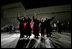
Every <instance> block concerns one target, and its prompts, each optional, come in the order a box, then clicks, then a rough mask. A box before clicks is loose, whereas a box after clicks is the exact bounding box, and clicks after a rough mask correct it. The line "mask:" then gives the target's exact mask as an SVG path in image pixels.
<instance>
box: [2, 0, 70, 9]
mask: <svg viewBox="0 0 72 49" xmlns="http://www.w3.org/2000/svg"><path fill="white" fill-rule="evenodd" d="M15 2H22V4H23V5H24V7H25V9H32V8H37V7H46V6H47V7H48V6H56V5H64V4H71V0H1V6H3V5H7V4H10V3H15Z"/></svg>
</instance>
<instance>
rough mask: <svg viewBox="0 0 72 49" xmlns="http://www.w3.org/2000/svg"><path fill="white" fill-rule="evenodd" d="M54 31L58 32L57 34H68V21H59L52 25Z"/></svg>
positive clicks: (69, 25)
mask: <svg viewBox="0 0 72 49" xmlns="http://www.w3.org/2000/svg"><path fill="white" fill-rule="evenodd" d="M54 24H55V26H54V30H56V31H58V32H59V33H61V32H62V31H63V32H70V27H71V23H70V21H59V20H57V22H55V23H54Z"/></svg>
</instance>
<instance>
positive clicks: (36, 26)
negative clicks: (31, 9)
mask: <svg viewBox="0 0 72 49" xmlns="http://www.w3.org/2000/svg"><path fill="white" fill-rule="evenodd" d="M33 22H34V25H33V34H34V35H35V36H39V23H40V21H39V20H37V19H34V17H33Z"/></svg>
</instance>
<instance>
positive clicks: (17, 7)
mask: <svg viewBox="0 0 72 49" xmlns="http://www.w3.org/2000/svg"><path fill="white" fill-rule="evenodd" d="M18 11H19V12H20V15H21V16H23V13H24V11H26V18H27V17H28V16H30V17H31V18H32V16H33V15H34V14H33V13H35V15H36V16H37V17H38V18H39V19H40V18H42V17H43V18H44V19H45V18H46V17H48V18H51V17H52V16H54V15H55V16H56V17H55V19H54V20H60V21H66V20H71V5H60V6H50V7H41V8H34V9H27V10H25V9H24V7H23V5H22V3H21V2H18V3H14V4H9V5H5V6H3V7H2V8H1V12H2V13H1V14H2V15H1V26H3V25H7V24H14V26H18V24H19V22H18V21H17V12H18Z"/></svg>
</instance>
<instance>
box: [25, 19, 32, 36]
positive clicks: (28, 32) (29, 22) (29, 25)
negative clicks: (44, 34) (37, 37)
mask: <svg viewBox="0 0 72 49" xmlns="http://www.w3.org/2000/svg"><path fill="white" fill-rule="evenodd" d="M26 22H27V24H26V34H27V36H31V30H32V29H31V19H30V18H29V19H27V21H26Z"/></svg>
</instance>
